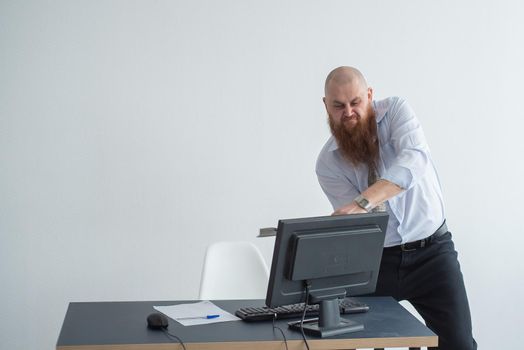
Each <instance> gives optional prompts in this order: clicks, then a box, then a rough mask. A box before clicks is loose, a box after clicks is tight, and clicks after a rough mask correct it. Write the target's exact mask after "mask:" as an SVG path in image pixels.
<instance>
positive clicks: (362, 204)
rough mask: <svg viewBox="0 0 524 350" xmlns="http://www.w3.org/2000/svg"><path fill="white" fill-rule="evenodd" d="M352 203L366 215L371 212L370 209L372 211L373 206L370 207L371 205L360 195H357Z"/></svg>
mask: <svg viewBox="0 0 524 350" xmlns="http://www.w3.org/2000/svg"><path fill="white" fill-rule="evenodd" d="M354 201H355V203H357V205H358V206H359V207H361V208H362V209H364V210H365V211H367V212H368V213H369V212H370V211H371V209H373V208H372V207H373V206H372V205H371V203H370V202H369V201H368V200H367V199H366V198H364V197H363V196H362V195H361V194H359V195H358V197H357V198H355V199H354Z"/></svg>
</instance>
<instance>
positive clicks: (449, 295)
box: [316, 67, 477, 350]
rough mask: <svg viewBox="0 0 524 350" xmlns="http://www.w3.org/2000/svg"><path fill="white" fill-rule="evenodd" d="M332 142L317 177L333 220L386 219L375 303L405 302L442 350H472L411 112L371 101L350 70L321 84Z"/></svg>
mask: <svg viewBox="0 0 524 350" xmlns="http://www.w3.org/2000/svg"><path fill="white" fill-rule="evenodd" d="M323 100H324V105H325V107H326V111H327V114H328V122H329V127H330V129H331V133H332V136H331V137H330V138H329V140H328V141H327V142H326V144H325V145H324V147H323V148H322V150H321V152H320V155H319V157H318V160H317V165H316V173H317V176H318V180H319V182H320V185H321V187H322V189H323V191H324V193H325V194H326V196H327V197H328V199H329V201H330V202H331V204H332V206H333V209H334V210H335V211H334V213H333V214H334V215H340V214H355V213H366V212H372V211H387V212H388V214H389V222H388V227H387V231H386V238H385V242H384V250H383V255H382V261H381V266H380V273H379V277H378V282H377V288H376V292H375V295H388V296H393V297H394V298H396V299H397V300H408V301H410V302H411V304H413V306H414V307H415V308H416V309H417V311H418V312H419V313H420V315H421V316H422V317H423V318H424V320H425V321H426V324H427V325H428V327H429V328H431V329H432V330H433V331H434V332H435V333H436V334H437V335H438V337H439V347H438V348H436V349H445V350H448V349H449V350H451V349H454V350H458V349H460V350H469V349H476V348H477V344H476V342H475V340H474V339H473V336H472V327H471V316H470V310H469V305H468V299H467V295H466V290H465V287H464V281H463V278H462V273H461V271H460V266H459V262H458V260H457V252H456V251H455V248H454V244H453V241H452V239H451V233H450V232H449V231H448V229H447V226H446V221H445V215H444V203H443V200H442V191H441V187H440V182H439V179H438V175H437V172H436V169H435V166H434V164H433V160H432V159H431V154H430V151H429V147H428V145H427V143H426V139H425V137H424V133H423V132H422V128H421V126H420V123H419V121H418V120H417V118H416V116H415V113H414V111H413V110H412V109H411V107H410V106H409V105H408V103H407V102H406V101H405V100H403V99H401V98H399V97H390V98H386V99H384V100H381V101H374V100H373V90H372V89H371V88H370V87H368V85H367V82H366V80H365V78H364V77H363V75H362V74H361V73H360V72H359V71H358V70H357V69H355V68H352V67H339V68H336V69H334V70H333V71H332V72H330V73H329V75H328V76H327V78H326V83H325V97H324V99H323Z"/></svg>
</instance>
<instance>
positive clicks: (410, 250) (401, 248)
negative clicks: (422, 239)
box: [400, 243, 417, 252]
mask: <svg viewBox="0 0 524 350" xmlns="http://www.w3.org/2000/svg"><path fill="white" fill-rule="evenodd" d="M400 250H402V251H403V252H412V251H415V250H417V248H411V249H408V248H406V243H404V244H401V245H400Z"/></svg>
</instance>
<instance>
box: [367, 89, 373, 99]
mask: <svg viewBox="0 0 524 350" xmlns="http://www.w3.org/2000/svg"><path fill="white" fill-rule="evenodd" d="M368 101H369V102H371V101H373V89H372V88H370V87H368Z"/></svg>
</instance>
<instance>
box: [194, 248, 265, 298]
mask: <svg viewBox="0 0 524 350" xmlns="http://www.w3.org/2000/svg"><path fill="white" fill-rule="evenodd" d="M268 280H269V270H268V268H267V265H266V263H265V261H264V258H263V256H262V254H261V253H260V251H259V250H258V248H257V247H256V246H255V245H254V244H252V243H249V242H218V243H214V244H211V245H210V246H209V247H208V248H207V250H206V256H205V259H204V267H203V268H202V278H201V280H200V292H199V297H198V298H199V299H200V300H210V299H264V298H265V297H266V291H267V283H268Z"/></svg>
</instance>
